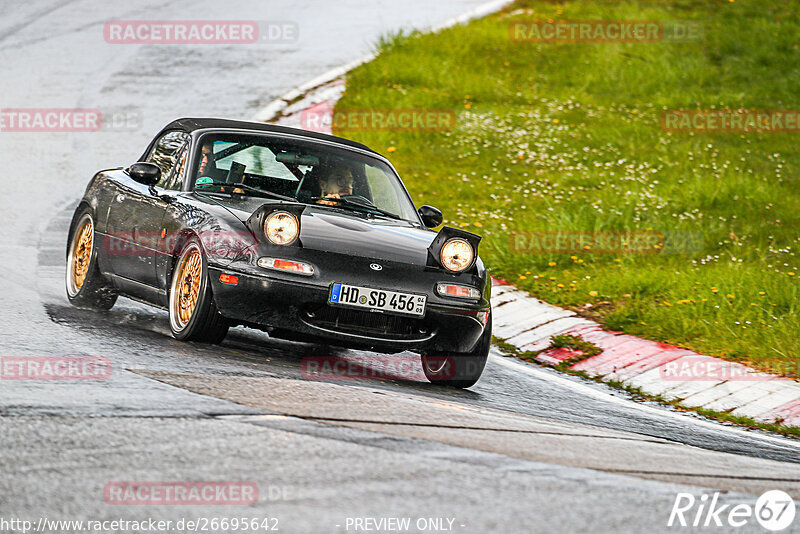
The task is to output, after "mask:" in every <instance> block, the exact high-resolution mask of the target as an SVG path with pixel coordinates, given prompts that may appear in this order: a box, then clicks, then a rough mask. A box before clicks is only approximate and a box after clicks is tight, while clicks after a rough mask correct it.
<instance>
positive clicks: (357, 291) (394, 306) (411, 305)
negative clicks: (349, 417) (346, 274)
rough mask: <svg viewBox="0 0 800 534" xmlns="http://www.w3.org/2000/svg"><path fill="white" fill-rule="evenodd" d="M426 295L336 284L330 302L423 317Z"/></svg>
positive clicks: (333, 286) (332, 287)
mask: <svg viewBox="0 0 800 534" xmlns="http://www.w3.org/2000/svg"><path fill="white" fill-rule="evenodd" d="M426 299H427V297H426V296H425V295H414V294H412V293H401V292H399V291H386V290H385V289H373V288H370V287H358V286H350V285H346V284H340V283H338V282H337V283H334V284H333V285H332V286H331V295H330V297H329V298H328V302H330V303H331V304H338V305H340V306H352V307H353V308H367V309H370V310H380V311H386V312H392V313H402V314H404V315H414V316H416V317H422V316H423V315H425V301H426Z"/></svg>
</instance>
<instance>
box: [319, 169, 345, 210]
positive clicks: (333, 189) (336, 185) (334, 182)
mask: <svg viewBox="0 0 800 534" xmlns="http://www.w3.org/2000/svg"><path fill="white" fill-rule="evenodd" d="M319 189H320V195H319V196H321V197H323V198H341V197H342V196H343V195H352V194H353V172H352V171H351V170H350V169H348V168H347V167H342V166H339V167H334V168H333V169H331V170H330V172H328V175H327V176H325V177H323V178H320V180H319ZM321 202H323V203H324V202H325V201H324V200H323V201H321Z"/></svg>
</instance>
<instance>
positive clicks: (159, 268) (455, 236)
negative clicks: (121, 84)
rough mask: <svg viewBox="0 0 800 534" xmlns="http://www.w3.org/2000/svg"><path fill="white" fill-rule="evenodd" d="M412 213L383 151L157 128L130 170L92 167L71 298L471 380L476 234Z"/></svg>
mask: <svg viewBox="0 0 800 534" xmlns="http://www.w3.org/2000/svg"><path fill="white" fill-rule="evenodd" d="M441 223H442V213H441V212H440V211H439V210H437V209H436V208H433V207H431V206H422V207H421V208H419V210H417V209H416V208H415V206H414V204H413V202H412V201H411V198H410V197H409V195H408V192H407V191H406V189H405V187H404V186H403V183H402V181H401V180H400V178H399V176H398V175H397V172H396V171H395V169H394V168H393V167H392V165H391V163H389V161H388V160H387V159H386V158H384V157H382V156H381V155H379V154H377V153H376V152H374V151H372V150H370V149H369V148H367V147H366V146H364V145H362V144H359V143H356V142H353V141H349V140H347V139H342V138H338V137H334V136H331V135H325V134H319V133H314V132H307V131H304V130H297V129H293V128H286V127H281V126H272V125H266V124H261V123H252V122H242V121H233V120H223V119H179V120H176V121H174V122H172V123H170V124H169V125H167V126H166V127H165V128H164V129H163V130H162V131H161V132H160V133H159V134H158V135H157V136H156V137H155V138H154V139H153V140H152V142H151V143H150V145H149V146H148V147H147V150H145V152H144V154H143V155H142V157H141V158H140V161H139V162H137V163H134V164H132V165H131V166H130V167H128V168H127V169H123V168H118V169H110V170H105V171H101V172H98V173H97V174H96V175H95V176H94V178H92V180H91V182H90V183H89V186H88V187H87V189H86V193H85V194H84V196H83V199H82V200H81V202H80V204H79V205H78V207H77V209H76V210H75V215H74V217H73V219H72V224H71V226H70V231H69V240H68V245H67V276H66V286H67V295H68V297H69V300H70V302H72V303H73V304H75V305H76V306H83V307H90V308H95V309H103V310H108V309H110V308H111V307H112V306H113V305H114V303H115V301H116V299H117V296H118V295H124V296H126V297H129V298H133V299H137V300H140V301H143V302H146V303H148V304H152V305H155V306H158V307H161V308H166V309H167V310H168V311H169V322H170V327H171V329H172V333H173V334H174V336H175V337H176V338H178V339H183V340H187V341H188V340H193V341H202V342H209V343H219V342H220V341H222V339H223V338H224V337H225V335H226V333H227V331H228V328H229V327H231V326H236V325H244V326H248V327H254V328H260V329H263V330H266V331H267V332H269V334H270V335H271V336H274V337H281V338H286V339H294V340H301V341H314V342H324V343H328V344H332V345H340V346H346V347H352V348H363V349H374V350H377V351H381V352H398V351H403V350H411V351H414V352H417V353H420V354H421V355H422V364H423V369H424V372H425V375H426V376H427V377H428V379H429V380H431V381H436V382H438V383H444V384H447V385H453V386H457V387H469V386H471V385H472V384H474V383H475V382H477V380H478V378H479V377H480V375H481V373H482V372H483V368H484V365H485V363H486V358H487V355H488V352H489V345H490V341H491V324H492V319H491V306H490V303H489V297H490V290H491V282H490V278H489V277H488V276H487V273H486V270H485V268H484V265H483V262H482V261H481V260H480V258H479V257H478V243H479V242H480V237H478V236H477V235H475V234H471V233H469V232H465V231H463V230H459V229H455V228H449V227H444V228H442V229H441V231H439V232H438V233H437V232H435V231H433V230H431V229H430V228H434V227H436V226H439V225H440V224H441Z"/></svg>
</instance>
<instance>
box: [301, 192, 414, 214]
mask: <svg viewBox="0 0 800 534" xmlns="http://www.w3.org/2000/svg"><path fill="white" fill-rule="evenodd" d="M362 199H363V200H362ZM362 199H359V200H362V201H361V202H356V201H354V200H351V199H350V198H347V197H338V198H337V197H311V198H310V199H309V200H325V201H331V202H336V203H338V204H339V205H342V206H352V207H354V208H363V209H366V210H370V211H374V212H377V213H380V214H381V215H385V216H386V217H389V218H392V219H397V220H402V217H400V216H399V215H397V214H396V213H392V212H391V211H386V210H384V209H381V208H379V207H378V206H376V205H375V204H373V203H372V202H370V201H369V200H368V199H366V198H363V197H362Z"/></svg>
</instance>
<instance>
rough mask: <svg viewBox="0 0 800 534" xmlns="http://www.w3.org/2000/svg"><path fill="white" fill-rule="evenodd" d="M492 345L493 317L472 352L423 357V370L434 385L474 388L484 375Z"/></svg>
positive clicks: (432, 354) (435, 354)
mask: <svg viewBox="0 0 800 534" xmlns="http://www.w3.org/2000/svg"><path fill="white" fill-rule="evenodd" d="M491 344H492V316H491V314H489V319H488V321H487V322H486V328H484V331H483V334H482V335H481V338H480V339H479V340H478V344H477V345H475V348H474V349H472V352H468V353H466V354H465V353H458V352H449V353H448V352H436V353H429V354H423V355H422V370H423V371H424V372H425V376H426V377H427V378H428V380H430V381H431V383H433V384H439V385H442V386H450V387H456V388H468V387H471V386H474V385H475V383H476V382H477V381H478V380H479V379H480V377H481V374H483V368H484V367H486V360H487V358H488V357H489V347H490V346H491Z"/></svg>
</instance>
